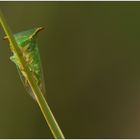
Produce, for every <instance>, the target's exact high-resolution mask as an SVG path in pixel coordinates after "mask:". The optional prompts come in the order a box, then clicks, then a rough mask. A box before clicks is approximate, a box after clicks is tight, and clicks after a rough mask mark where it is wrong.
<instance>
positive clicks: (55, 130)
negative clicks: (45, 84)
mask: <svg viewBox="0 0 140 140" xmlns="http://www.w3.org/2000/svg"><path fill="white" fill-rule="evenodd" d="M0 23H1V25H2V27H3V29H4V31H5V33H6V35H7V37H8V39H9V42H10V46H11V50H12V51H13V52H14V53H15V54H16V56H17V57H18V59H19V61H20V64H21V66H22V67H23V70H24V72H25V73H26V78H27V80H28V82H29V84H30V87H31V89H32V90H33V92H34V96H35V97H36V100H37V103H38V105H39V107H40V109H41V111H42V113H43V115H44V117H45V119H46V121H47V123H48V125H49V128H50V130H51V132H52V134H53V136H54V138H57V139H64V136H63V133H62V131H61V129H60V127H59V125H58V123H57V122H56V120H55V118H54V116H53V114H52V112H51V110H50V107H49V105H48V104H47V102H46V100H45V98H44V96H43V94H42V92H41V90H40V88H39V87H38V85H37V84H36V82H35V81H34V80H33V77H32V75H31V72H30V70H29V69H28V67H27V66H26V62H25V60H24V59H23V57H22V54H21V52H20V50H19V47H18V45H17V43H16V41H15V38H14V37H13V35H12V32H11V30H10V28H9V26H8V24H7V22H6V20H5V18H4V16H3V14H2V12H1V11H0Z"/></svg>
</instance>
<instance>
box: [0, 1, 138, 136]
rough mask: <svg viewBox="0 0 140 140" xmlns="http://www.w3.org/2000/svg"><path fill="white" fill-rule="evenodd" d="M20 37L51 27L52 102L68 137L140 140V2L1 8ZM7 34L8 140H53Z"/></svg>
mask: <svg viewBox="0 0 140 140" xmlns="http://www.w3.org/2000/svg"><path fill="white" fill-rule="evenodd" d="M0 9H1V10H2V11H3V13H4V15H5V18H6V19H7V22H8V24H9V26H10V27H11V29H12V32H13V33H16V32H20V31H24V30H26V29H30V28H33V27H38V26H44V27H45V29H46V30H44V31H42V33H40V34H39V35H38V45H39V50H40V54H41V59H42V65H43V69H44V75H45V82H46V88H47V93H46V94H47V100H48V103H49V105H50V107H51V109H52V111H53V113H54V115H55V117H56V119H57V121H58V123H59V125H60V126H61V129H62V131H63V133H64V134H65V137H66V138H140V2H0ZM4 35H5V34H4V32H3V30H2V28H0V138H52V135H51V132H50V130H49V128H48V126H47V125H46V122H45V120H44V118H43V116H42V113H41V111H40V109H39V107H38V105H37V104H36V103H35V102H34V100H32V98H30V96H29V95H28V94H27V93H26V91H25V89H24V87H23V85H22V83H21V81H20V78H19V75H18V73H17V70H16V67H15V65H14V64H13V63H12V62H10V61H9V57H10V56H11V52H10V49H9V46H8V43H7V42H6V41H4V40H3V36H4Z"/></svg>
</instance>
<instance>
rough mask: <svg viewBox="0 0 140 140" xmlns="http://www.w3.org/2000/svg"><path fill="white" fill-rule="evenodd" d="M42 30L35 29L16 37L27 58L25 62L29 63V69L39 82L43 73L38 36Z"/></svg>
mask: <svg viewBox="0 0 140 140" xmlns="http://www.w3.org/2000/svg"><path fill="white" fill-rule="evenodd" d="M41 29H42V27H40V28H34V29H31V30H28V31H24V32H21V33H17V34H15V35H14V37H15V39H16V42H17V44H18V46H19V48H20V49H21V51H22V53H23V56H24V57H25V58H26V59H25V61H27V64H28V66H29V69H30V70H31V71H32V72H33V73H34V74H35V75H36V76H37V79H38V80H39V79H41V76H42V71H41V62H40V56H39V50H38V47H37V43H36V35H37V33H38V32H39V31H40V30H41Z"/></svg>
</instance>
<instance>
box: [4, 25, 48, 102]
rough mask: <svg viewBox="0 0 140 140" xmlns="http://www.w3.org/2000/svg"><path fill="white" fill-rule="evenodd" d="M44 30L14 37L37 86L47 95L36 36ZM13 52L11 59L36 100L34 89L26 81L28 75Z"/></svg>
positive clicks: (29, 31) (40, 28) (34, 30)
mask: <svg viewBox="0 0 140 140" xmlns="http://www.w3.org/2000/svg"><path fill="white" fill-rule="evenodd" d="M42 29H43V27H39V28H34V29H30V30H27V31H24V32H20V33H17V34H14V37H15V40H16V42H17V44H18V46H19V49H20V51H21V54H22V57H23V59H24V60H25V62H26V65H27V66H28V68H29V70H30V72H31V74H32V77H33V78H34V80H35V81H36V83H37V85H38V86H39V87H40V89H41V91H42V92H43V93H45V83H44V78H43V71H42V66H41V60H40V55H39V50H38V46H37V43H36V35H37V34H38V32H40V31H41V30H42ZM4 39H7V37H5V38H4ZM12 52H13V55H12V56H11V57H10V60H11V61H12V62H14V63H15V64H16V66H17V69H18V72H19V75H20V78H21V80H22V82H23V84H24V86H25V88H26V89H27V91H28V93H29V94H30V95H31V96H32V97H33V98H34V99H35V97H34V94H33V92H32V89H31V88H30V85H29V83H28V81H27V79H26V75H25V73H24V71H23V70H22V67H21V65H20V63H19V60H18V57H17V56H16V54H15V53H14V51H12ZM35 100H36V99H35Z"/></svg>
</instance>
